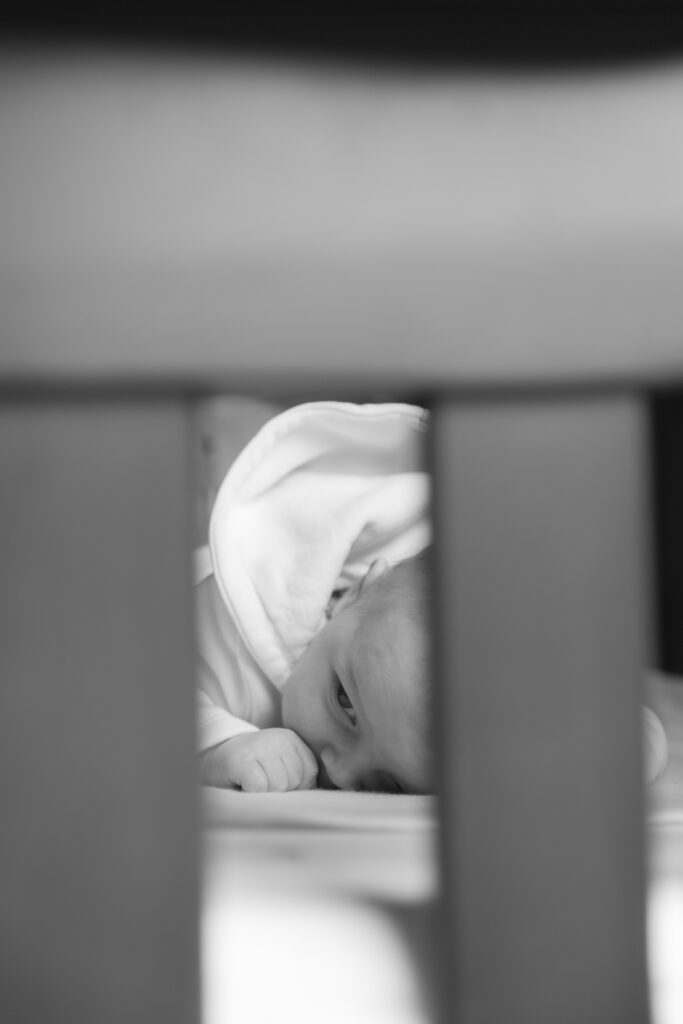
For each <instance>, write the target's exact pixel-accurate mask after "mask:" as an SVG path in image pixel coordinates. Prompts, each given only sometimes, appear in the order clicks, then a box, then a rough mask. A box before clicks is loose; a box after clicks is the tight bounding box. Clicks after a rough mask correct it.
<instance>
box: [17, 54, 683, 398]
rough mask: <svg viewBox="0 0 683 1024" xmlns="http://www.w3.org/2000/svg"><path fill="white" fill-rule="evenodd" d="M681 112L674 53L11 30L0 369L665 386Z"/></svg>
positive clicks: (682, 75)
mask: <svg viewBox="0 0 683 1024" xmlns="http://www.w3.org/2000/svg"><path fill="white" fill-rule="evenodd" d="M682 111H683V63H682V62H681V61H680V59H679V60H673V59H672V60H670V61H669V62H666V63H656V62H653V63H652V64H635V65H633V66H629V65H625V66H617V67H615V68H612V69H611V70H609V71H601V70H592V71H590V72H586V73H585V74H577V73H574V74H566V73H561V72H553V71H552V70H548V71H546V72H545V73H543V74H541V73H539V74H532V73H530V72H526V73H523V72H521V71H520V72H518V73H516V74H514V73H507V74H498V75H494V74H489V75H484V74H465V73H462V72H461V73H458V72H448V73H447V72H445V71H444V70H443V69H442V70H437V71H434V72H433V73H430V72H429V70H426V71H423V72H421V73H419V74H418V73H411V72H410V71H409V70H407V71H398V70H396V69H394V70H386V69H384V70H382V69H373V68H372V67H371V66H370V67H364V68H359V69H356V70H354V69H348V68H344V67H339V66H336V65H332V66H327V65H325V64H324V63H322V62H315V61H313V60H308V61H301V62H299V63H297V62H296V61H291V60H290V61H287V60H284V59H282V60H279V61H270V62H269V61H265V60H256V59H251V60H250V59H246V58H243V59H237V58H235V59H233V60H228V59H225V58H223V57H221V55H220V53H211V54H208V55H205V56H204V57H201V56H200V55H197V54H194V55H188V56H181V55H179V54H177V53H175V54H174V53H172V52H170V53H165V52H156V51H154V52H150V53H148V54H146V53H145V52H144V51H139V50H138V51H131V52H127V51H121V50H117V49H116V48H114V47H100V48H93V49H87V48H78V47H72V48H68V47H59V46H56V45H55V46H52V47H50V46H44V47H43V48H38V47H35V46H34V47H33V48H30V47H25V48H20V47H15V48H7V49H6V50H5V51H4V52H2V53H0V137H2V147H0V180H1V181H2V188H0V225H2V229H1V231H0V310H2V346H1V347H0V374H1V375H2V381H3V385H4V386H15V387H16V386H22V385H24V384H27V386H28V383H30V384H31V386H33V385H34V384H35V382H36V381H42V382H43V383H44V384H45V385H46V386H51V385H53V384H55V383H56V382H58V381H60V380H62V381H65V382H68V383H70V384H71V385H73V384H74V382H76V383H78V382H81V383H83V384H86V385H87V384H90V383H94V384H97V385H98V386H102V385H103V384H104V385H106V384H107V383H109V384H111V383H115V382H117V381H121V380H123V381H127V382H129V383H131V384H134V385H135V386H140V384H141V382H144V381H145V380H146V381H150V380H153V381H155V382H156V384H157V386H159V385H160V383H163V382H165V383H166V384H167V385H168V384H170V385H173V386H177V385H180V386H182V387H184V388H185V387H188V386H192V385H196V386H197V387H200V388H206V386H207V381H209V382H211V385H212V386H213V387H215V388H216V389H217V390H220V389H223V390H230V391H232V393H235V392H236V391H242V393H249V391H250V390H254V391H255V392H260V391H262V390H263V388H264V387H266V386H269V387H270V389H271V390H272V391H278V389H280V391H281V390H282V389H283V388H290V389H295V390H296V391H297V393H301V392H302V391H308V392H309V393H312V392H313V391H315V390H318V391H320V390H326V391H327V393H328V394H329V393H332V392H333V391H334V390H336V391H337V392H339V390H340V388H342V387H344V386H346V385H348V386H349V387H353V385H354V384H356V385H357V383H358V381H357V375H358V374H359V373H361V374H362V376H363V380H364V381H365V382H367V384H368V386H370V387H377V386H381V387H383V388H392V387H393V388H395V389H405V388H406V387H410V388H412V389H414V392H415V393H419V392H422V393H423V394H424V393H426V392H427V391H429V390H431V389H433V388H437V389H438V388H441V387H466V386H468V385H473V386H482V387H491V386H500V387H507V386H509V385H510V384H513V383H515V382H517V383H531V384H537V385H538V384H540V385H546V384H549V383H555V384H557V383H561V384H567V383H571V382H572V381H578V382H580V383H582V384H584V385H586V386H593V385H594V384H595V381H596V378H603V379H614V378H618V379H619V380H622V379H628V380H633V379H639V380H640V381H642V382H645V381H647V380H655V381H660V380H662V379H664V380H666V379H668V377H669V376H670V374H672V373H674V372H678V373H679V374H680V373H681V372H683V347H682V346H681V326H680V325H681V323H683V289H681V287H680V267H681V265H682V264H683V190H682V189H681V188H680V182H681V180H683V132H681V131H680V130H679V129H680V124H681V112H682ZM160 378H161V381H160ZM27 382H28V383H27Z"/></svg>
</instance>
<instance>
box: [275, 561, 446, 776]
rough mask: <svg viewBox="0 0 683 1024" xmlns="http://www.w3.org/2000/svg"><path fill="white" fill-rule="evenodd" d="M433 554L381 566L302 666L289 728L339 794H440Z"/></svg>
mask: <svg viewBox="0 0 683 1024" xmlns="http://www.w3.org/2000/svg"><path fill="white" fill-rule="evenodd" d="M429 648H430V643H429V580H428V571H427V555H426V553H424V552H423V553H422V554H421V555H417V556H416V557H415V558H409V559H406V560H405V561H404V562H400V563H399V564H398V565H396V566H394V567H393V568H389V567H388V566H387V564H386V563H385V562H384V561H383V560H379V561H378V562H375V563H374V564H373V566H371V568H370V569H369V570H368V572H367V574H366V576H365V578H364V579H363V580H361V581H360V582H359V583H357V584H355V585H354V586H353V587H352V588H351V589H350V590H349V591H348V592H347V594H346V595H345V597H344V598H343V599H342V600H341V602H340V603H339V605H338V606H337V609H336V610H335V613H334V614H333V617H332V618H331V620H330V621H329V622H328V623H327V625H326V626H325V628H324V629H323V630H321V632H320V633H318V635H317V636H316V637H315V638H314V639H313V640H312V642H311V643H310V644H309V646H308V648H307V649H306V651H305V653H304V654H303V656H302V657H301V659H300V660H299V662H298V663H297V664H296V666H295V667H294V670H293V672H292V674H291V675H290V677H289V679H288V680H287V683H286V684H285V687H284V690H283V695H282V699H283V702H282V717H283V724H284V725H285V726H286V727H287V728H288V729H293V730H294V731H295V732H297V733H298V734H299V735H300V736H301V738H302V739H303V740H304V741H305V742H306V743H307V744H308V746H309V747H310V748H311V749H312V750H313V752H314V753H315V755H316V757H317V758H318V762H319V764H320V769H321V770H320V776H319V782H320V784H321V785H332V786H336V787H338V788H339V789H366V790H380V791H387V792H406V793H427V792H430V791H431V789H432V777H433V764H432V760H433V754H432V749H431V746H432V745H431V742H430V739H431V737H430V732H431V726H430V718H431V699H430V698H431V690H432V682H431V666H430V649H429Z"/></svg>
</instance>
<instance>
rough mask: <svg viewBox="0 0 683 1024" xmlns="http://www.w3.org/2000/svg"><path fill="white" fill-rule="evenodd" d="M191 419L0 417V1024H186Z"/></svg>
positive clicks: (121, 412)
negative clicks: (9, 1023) (0, 511)
mask: <svg viewBox="0 0 683 1024" xmlns="http://www.w3.org/2000/svg"><path fill="white" fill-rule="evenodd" d="M188 463H189V459H188V423H187V415H186V412H185V411H184V409H183V408H182V406H181V405H180V403H179V404H177V405H173V404H171V403H165V402H155V403H152V404H145V402H144V401H139V402H113V401H112V402H107V401H100V402H99V403H87V402H86V403H83V402H81V403H73V402H66V401H65V402H44V403H43V404H40V405H38V404H34V403H32V402H25V403H23V404H16V405H11V404H10V405H7V404H6V405H4V406H2V407H0V470H1V473H2V488H3V491H2V494H3V501H2V505H3V515H2V536H3V554H2V573H0V595H1V596H0V657H1V659H2V714H0V750H2V771H1V772H0V804H1V807H2V823H3V825H2V842H0V890H1V895H0V945H1V946H2V949H3V956H2V958H1V962H0V1019H2V1020H3V1021H23V1022H26V1024H43V1022H44V1021H48V1020H54V1021H74V1022H75V1021H93V1022H95V1021H97V1022H98V1024H109V1022H111V1024H114V1022H120V1021H127V1022H128V1024H150V1022H155V1024H156V1022H158V1024H173V1022H177V1024H181V1022H182V1024H187V1022H188V1021H189V1022H192V1021H196V1020H197V1017H198V1010H197V1005H198V999H197V966H196V960H197V954H196V949H197V913H196V908H197V893H196V889H197V883H196V876H197V871H196V856H195V845H196V829H195V810H194V784H193V752H192V729H191V727H188V725H189V723H190V722H191V721H192V715H193V705H192V696H191V691H192V686H191V682H190V683H189V685H188V681H189V680H191V662H190V661H189V660H188V653H189V650H190V644H191V630H190V624H191V614H190V609H189V606H188V596H187V595H188V594H189V586H187V580H188V576H189V573H188V555H187V552H188V550H189V541H188V538H189V529H188V521H187V519H188V517H187V513H186V507H185V506H186V499H187V501H189V494H190V491H189V487H188V478H187V471H188Z"/></svg>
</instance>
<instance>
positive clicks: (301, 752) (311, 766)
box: [291, 741, 318, 789]
mask: <svg viewBox="0 0 683 1024" xmlns="http://www.w3.org/2000/svg"><path fill="white" fill-rule="evenodd" d="M297 755H298V756H297V758H296V762H295V765H294V771H293V775H294V778H293V779H292V781H293V783H294V784H293V785H292V787H291V788H292V789H315V787H316V784H317V781H318V762H317V761H316V759H315V754H314V753H313V751H312V750H311V749H310V747H307V746H306V744H305V743H304V742H303V741H302V742H301V744H300V745H299V747H298V748H297ZM294 780H295V781H294Z"/></svg>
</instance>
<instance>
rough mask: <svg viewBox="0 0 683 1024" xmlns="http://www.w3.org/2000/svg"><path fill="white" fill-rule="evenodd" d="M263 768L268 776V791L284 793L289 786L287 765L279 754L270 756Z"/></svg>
mask: <svg viewBox="0 0 683 1024" xmlns="http://www.w3.org/2000/svg"><path fill="white" fill-rule="evenodd" d="M264 770H265V772H266V776H267V778H268V792H269V793H284V792H286V790H288V789H289V788H290V786H289V773H288V771H287V765H286V764H285V762H284V761H283V759H282V756H281V755H279V754H277V755H272V756H270V757H269V758H268V760H267V762H265V763H264Z"/></svg>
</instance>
